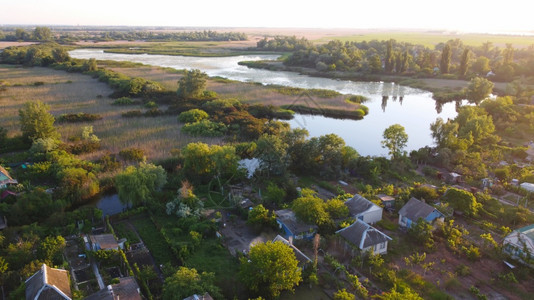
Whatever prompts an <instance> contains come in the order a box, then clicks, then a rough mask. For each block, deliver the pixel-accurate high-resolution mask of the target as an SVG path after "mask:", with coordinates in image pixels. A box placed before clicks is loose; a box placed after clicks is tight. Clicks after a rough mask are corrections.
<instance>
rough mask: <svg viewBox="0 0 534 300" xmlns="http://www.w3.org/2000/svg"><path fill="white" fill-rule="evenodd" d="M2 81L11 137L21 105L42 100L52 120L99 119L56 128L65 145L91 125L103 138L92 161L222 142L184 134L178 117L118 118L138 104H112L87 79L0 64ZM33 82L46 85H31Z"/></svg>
mask: <svg viewBox="0 0 534 300" xmlns="http://www.w3.org/2000/svg"><path fill="white" fill-rule="evenodd" d="M0 81H3V82H4V84H6V83H7V85H8V86H7V88H6V90H5V91H0V126H2V127H4V128H6V129H7V130H8V134H9V135H10V136H13V135H15V134H18V133H20V127H19V123H18V122H19V117H18V110H19V109H20V108H21V107H22V105H23V104H24V103H25V102H27V101H35V100H41V101H43V102H45V103H47V104H49V105H50V107H51V113H52V114H53V115H54V116H56V118H57V117H58V116H59V115H61V114H65V113H78V112H85V113H92V114H100V115H101V116H102V117H103V119H102V120H99V121H96V122H92V123H64V124H56V126H57V127H58V129H59V132H60V133H61V135H62V138H63V140H64V141H67V139H68V137H70V136H79V135H80V134H81V130H82V127H83V126H86V125H92V126H93V128H94V132H95V134H96V135H97V136H98V137H99V138H100V139H101V140H102V148H103V149H102V150H101V151H99V152H97V153H94V154H92V156H91V157H97V156H99V155H101V154H103V153H104V152H105V151H110V152H112V153H117V152H118V151H120V150H121V149H123V148H127V147H139V148H142V149H144V150H145V153H146V154H147V156H148V159H159V158H163V157H168V156H169V152H170V150H172V149H174V148H181V147H183V146H185V145H187V144H188V143H190V142H194V141H199V140H200V141H204V142H206V143H218V142H219V141H220V140H219V139H213V138H194V137H191V136H188V135H186V134H182V133H181V132H180V128H181V125H180V124H179V123H178V121H177V120H176V116H160V117H157V118H147V117H141V118H122V117H121V114H122V113H123V112H126V111H129V110H134V109H139V110H141V111H144V110H145V109H144V108H142V107H140V106H129V107H121V106H114V105H111V103H112V101H113V100H112V99H110V98H108V97H107V96H108V95H110V94H111V93H112V90H111V89H110V88H109V87H108V86H107V85H106V84H104V83H100V82H98V81H97V80H95V79H93V78H91V77H90V76H87V75H82V74H73V73H67V72H64V71H56V70H52V69H48V68H37V67H34V68H21V67H16V66H11V65H0ZM35 82H43V83H44V84H43V85H37V86H35V85H34V83H35ZM100 96H101V97H100ZM162 109H165V108H162ZM91 157H88V158H91Z"/></svg>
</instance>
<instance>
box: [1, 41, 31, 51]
mask: <svg viewBox="0 0 534 300" xmlns="http://www.w3.org/2000/svg"><path fill="white" fill-rule="evenodd" d="M33 44H38V43H35V42H5V41H0V49H4V48H7V47H11V46H28V45H33Z"/></svg>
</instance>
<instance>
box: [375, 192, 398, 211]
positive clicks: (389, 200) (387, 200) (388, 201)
mask: <svg viewBox="0 0 534 300" xmlns="http://www.w3.org/2000/svg"><path fill="white" fill-rule="evenodd" d="M376 197H377V198H378V199H379V200H380V202H381V203H382V205H384V208H386V209H393V207H394V206H395V197H392V196H388V195H386V194H378V195H376Z"/></svg>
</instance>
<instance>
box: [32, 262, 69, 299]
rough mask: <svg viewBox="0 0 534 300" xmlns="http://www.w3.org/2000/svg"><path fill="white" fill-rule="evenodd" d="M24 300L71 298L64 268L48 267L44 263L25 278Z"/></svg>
mask: <svg viewBox="0 0 534 300" xmlns="http://www.w3.org/2000/svg"><path fill="white" fill-rule="evenodd" d="M24 284H25V285H26V300H49V299H50V300H52V299H54V300H56V299H57V300H62V299H66V300H71V299H72V293H71V290H70V281H69V275H68V272H67V271H66V270H60V269H54V268H50V267H49V266H47V265H46V264H43V265H42V266H41V269H40V270H39V271H37V272H35V274H33V275H32V276H31V277H29V278H28V279H26V281H25V283H24Z"/></svg>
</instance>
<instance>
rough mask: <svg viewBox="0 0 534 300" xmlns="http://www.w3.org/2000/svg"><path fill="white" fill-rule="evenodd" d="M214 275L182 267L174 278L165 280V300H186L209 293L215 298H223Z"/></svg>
mask: <svg viewBox="0 0 534 300" xmlns="http://www.w3.org/2000/svg"><path fill="white" fill-rule="evenodd" d="M214 281H215V276H214V274H213V273H206V272H203V273H202V274H199V273H198V271H197V270H196V269H194V268H187V267H180V268H179V269H178V271H176V272H175V273H174V274H173V275H172V276H170V277H167V278H166V279H165V284H164V285H163V299H165V300H167V299H168V300H174V299H184V298H186V297H189V296H191V295H194V294H198V295H203V294H204V293H206V292H208V293H210V295H211V296H212V297H213V298H215V299H219V298H221V294H220V290H219V288H218V287H217V286H216V285H215V284H214Z"/></svg>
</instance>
